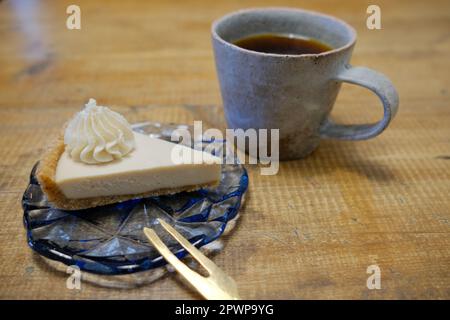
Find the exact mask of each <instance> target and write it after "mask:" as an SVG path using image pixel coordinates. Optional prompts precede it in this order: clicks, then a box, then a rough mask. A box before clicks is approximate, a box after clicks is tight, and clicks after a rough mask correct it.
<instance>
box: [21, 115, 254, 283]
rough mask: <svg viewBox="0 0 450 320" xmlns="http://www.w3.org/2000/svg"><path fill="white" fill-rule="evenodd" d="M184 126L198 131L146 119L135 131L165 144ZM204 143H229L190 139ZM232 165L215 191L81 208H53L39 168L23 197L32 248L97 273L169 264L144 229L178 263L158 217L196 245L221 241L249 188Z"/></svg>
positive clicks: (226, 166) (177, 249) (178, 250)
mask: <svg viewBox="0 0 450 320" xmlns="http://www.w3.org/2000/svg"><path fill="white" fill-rule="evenodd" d="M178 128H184V129H188V130H190V131H191V132H192V128H191V127H188V126H184V125H183V126H177V125H163V124H159V123H150V122H147V123H141V124H136V125H134V126H133V129H134V130H136V131H138V132H141V133H145V134H148V135H150V136H152V137H157V138H160V139H166V140H170V137H171V134H172V132H173V130H175V129H178ZM199 142H202V144H201V145H202V147H203V148H205V147H206V146H208V145H210V144H211V143H214V144H222V145H223V144H224V141H223V140H210V139H206V138H205V137H197V138H195V137H193V138H192V141H191V143H193V144H194V145H195V144H199ZM212 149H214V148H209V150H212ZM224 153H225V155H224V157H225V158H226V157H234V155H233V153H232V152H224ZM224 163H225V162H224ZM226 163H230V161H227V162H226ZM234 163H235V164H223V165H222V178H221V181H220V184H219V185H218V186H217V187H214V188H203V189H201V190H198V191H195V192H182V193H178V194H175V195H169V196H159V197H150V198H145V199H137V200H130V201H125V202H122V203H116V204H112V205H107V206H102V207H96V208H91V209H86V210H78V211H64V210H59V209H56V208H54V207H52V205H51V203H49V202H48V201H47V199H46V197H45V194H44V193H43V192H42V190H41V188H40V186H39V183H38V181H37V179H36V177H35V170H36V166H37V165H35V167H34V168H33V170H32V172H31V175H30V183H29V185H28V187H27V189H26V191H25V193H24V195H23V199H22V206H23V210H24V225H25V229H26V231H27V239H28V244H29V246H30V247H31V248H32V249H33V250H34V251H36V252H37V253H39V254H41V255H42V256H45V257H47V258H49V259H52V260H57V261H59V262H62V263H64V264H66V265H77V266H78V267H79V268H80V269H81V270H84V271H88V272H92V273H96V274H105V275H120V274H129V273H133V272H137V271H144V270H149V269H153V268H157V267H160V266H163V265H165V264H166V262H165V260H164V259H163V258H162V257H161V256H160V255H159V253H158V252H157V251H156V250H155V249H154V248H153V247H152V246H151V244H150V243H149V242H148V240H147V239H146V237H145V235H144V234H143V232H142V229H143V228H144V227H151V228H153V229H155V231H156V232H157V233H158V235H159V236H160V237H161V238H162V240H163V241H164V242H165V243H166V244H167V245H168V246H169V248H170V249H171V250H172V252H174V253H175V254H176V255H177V256H178V257H179V258H182V257H184V256H185V255H186V253H187V252H186V251H185V250H184V249H183V248H182V247H181V246H180V245H179V244H178V243H177V242H176V241H175V240H174V239H173V238H172V237H171V236H170V235H168V234H167V232H165V231H164V230H163V229H162V227H161V226H160V225H159V223H157V221H156V218H162V219H164V220H165V221H167V222H169V223H170V224H171V225H172V226H173V227H174V228H175V229H176V230H177V231H178V232H180V233H181V234H182V235H183V236H184V237H186V238H187V239H189V241H190V242H191V243H193V244H194V245H196V246H197V247H201V246H203V245H205V244H208V243H210V242H212V241H214V240H216V239H218V238H219V237H220V236H221V234H222V232H223V231H224V229H225V227H226V225H227V222H228V221H230V220H232V219H234V218H235V217H236V215H237V212H238V210H239V207H240V205H241V202H242V199H243V195H244V193H245V192H246V190H247V187H248V176H247V172H246V170H245V168H244V167H243V166H242V165H241V164H238V161H237V160H236V161H234Z"/></svg>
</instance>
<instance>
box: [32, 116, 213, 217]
mask: <svg viewBox="0 0 450 320" xmlns="http://www.w3.org/2000/svg"><path fill="white" fill-rule="evenodd" d="M86 123H92V120H90V121H89V122H86ZM68 128H70V123H69V126H68ZM94 131H96V132H97V131H98V130H97V129H96V130H94ZM82 132H83V134H84V132H86V130H85V128H83V131H82ZM108 132H112V130H109V131H108ZM66 133H67V132H66ZM81 135H82V134H81ZM122 136H123V135H121V136H120V137H122ZM103 137H106V136H105V135H103ZM128 138H129V141H133V146H132V151H129V150H128V149H127V148H124V147H123V145H122V146H121V147H120V148H121V149H120V148H119V147H118V146H117V145H118V144H117V143H115V142H114V143H115V144H114V143H111V142H110V143H109V146H110V148H109V149H110V150H109V151H108V152H109V153H107V152H106V153H105V150H106V149H107V147H105V146H108V141H106V143H103V144H102V145H100V147H99V144H98V143H97V144H95V146H96V147H95V148H91V149H92V150H96V151H97V154H96V155H95V152H94V151H92V150H91V151H92V152H91V154H90V155H89V154H88V153H89V152H88V151H89V150H88V148H87V147H86V146H87V145H88V144H89V143H91V144H92V141H94V140H95V139H94V140H93V138H92V136H90V139H88V140H89V143H88V142H85V143H84V145H82V146H83V148H84V149H83V148H78V149H77V147H74V148H72V149H71V148H70V147H68V146H70V141H69V143H68V141H67V140H70V139H67V134H66V139H63V137H61V138H60V139H59V141H58V142H57V144H56V146H55V147H53V148H52V149H51V150H50V151H49V152H48V153H47V155H46V156H45V157H44V158H43V159H42V160H41V162H40V164H39V167H38V171H37V177H38V180H39V182H40V184H41V187H42V189H43V190H44V192H45V194H46V195H47V198H48V200H49V201H50V202H52V203H53V204H54V205H55V206H56V207H57V208H60V209H66V210H76V209H84V208H90V207H95V206H100V205H106V204H110V203H115V202H121V201H125V200H129V199H134V198H142V197H149V196H156V195H164V194H173V193H177V192H181V191H190V190H196V189H200V188H201V187H205V186H212V185H215V184H217V183H218V182H219V180H220V176H221V159H220V158H218V157H215V156H213V155H211V154H209V153H206V152H203V151H199V150H194V149H191V148H189V147H186V146H182V145H178V144H175V143H171V142H167V141H164V140H160V139H155V138H151V137H148V136H147V135H144V134H140V133H136V132H131V133H129V134H128ZM77 139H78V140H76V141H75V144H77V143H78V144H80V139H81V138H77ZM64 140H66V141H64ZM81 140H82V139H81ZM86 141H87V140H86ZM102 141H103V140H102ZM114 141H116V140H114ZM72 142H73V141H72ZM72 146H73V144H72ZM102 148H103V149H102ZM80 150H84V153H83V152H79V151H80ZM118 150H119V151H120V150H122V151H123V150H126V151H127V152H126V154H124V155H121V156H118V154H119V153H120V152H119V151H118ZM102 152H103V154H102ZM109 154H113V155H114V156H112V158H113V159H112V160H108V159H107V158H108V155H109ZM186 155H188V156H186ZM80 159H84V160H83V161H80ZM95 159H100V160H101V161H103V160H104V162H101V161H100V162H96V160H95ZM105 159H106V160H105Z"/></svg>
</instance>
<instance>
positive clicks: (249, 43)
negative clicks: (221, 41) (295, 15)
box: [233, 33, 332, 54]
mask: <svg viewBox="0 0 450 320" xmlns="http://www.w3.org/2000/svg"><path fill="white" fill-rule="evenodd" d="M233 44H235V45H237V46H239V47H241V48H243V49H247V50H252V51H257V52H263V53H275V54H317V53H322V52H325V51H330V50H332V47H330V46H329V45H327V44H325V43H323V42H320V41H318V40H316V39H311V38H306V37H302V36H298V35H283V34H273V33H265V34H257V35H251V36H249V37H245V38H242V39H239V40H236V41H234V42H233Z"/></svg>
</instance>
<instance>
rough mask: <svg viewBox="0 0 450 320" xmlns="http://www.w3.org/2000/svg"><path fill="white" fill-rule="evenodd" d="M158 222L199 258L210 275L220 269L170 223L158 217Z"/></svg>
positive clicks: (195, 257)
mask: <svg viewBox="0 0 450 320" xmlns="http://www.w3.org/2000/svg"><path fill="white" fill-rule="evenodd" d="M157 220H158V222H159V223H160V224H161V225H162V226H163V227H164V229H166V231H167V232H168V233H169V234H170V235H171V236H172V237H174V239H175V240H177V241H178V242H179V243H180V244H181V245H182V246H183V248H185V249H186V250H187V252H189V253H190V254H191V256H192V257H193V258H194V259H195V260H197V261H198V262H199V263H200V264H201V265H202V266H203V267H204V268H205V269H206V271H208V273H209V275H211V273H212V272H213V270H216V269H218V267H217V266H216V265H215V264H214V262H212V261H211V260H210V259H208V258H207V257H206V256H205V255H204V254H203V253H202V252H201V251H200V250H198V249H197V248H196V247H195V246H193V245H192V244H191V243H190V242H189V241H188V240H186V238H184V237H183V236H182V235H181V234H179V233H178V231H177V230H175V229H174V228H173V227H172V226H171V225H170V224H168V223H167V222H165V221H164V220H162V219H159V218H158V219H157Z"/></svg>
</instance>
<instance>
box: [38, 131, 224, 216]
mask: <svg viewBox="0 0 450 320" xmlns="http://www.w3.org/2000/svg"><path fill="white" fill-rule="evenodd" d="M52 145H53V147H49V148H48V150H47V151H46V153H45V154H44V157H43V158H42V159H41V161H40V162H39V165H38V168H37V171H36V177H37V179H38V181H39V184H40V186H41V188H42V190H43V191H44V193H45V195H46V196H47V199H48V201H50V202H51V203H52V204H53V205H54V206H55V207H56V208H58V209H63V210H80V209H88V208H93V207H98V206H103V205H107V204H112V203H117V202H123V201H126V200H131V199H140V198H147V197H152V196H161V195H169V194H174V193H179V192H182V191H195V190H198V189H201V188H204V187H213V186H216V185H218V184H219V181H215V182H212V183H206V184H199V185H190V186H185V187H180V188H168V189H159V190H155V191H150V192H145V193H139V194H128V195H117V196H104V197H93V198H84V199H69V198H67V197H66V196H65V195H64V194H63V193H62V191H61V190H60V189H59V188H58V185H57V184H56V182H55V174H56V167H57V165H58V161H59V158H60V157H61V155H62V154H63V152H64V150H65V145H64V136H63V135H62V134H61V135H59V137H58V138H57V139H56V141H55V142H54V143H53V144H52Z"/></svg>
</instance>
